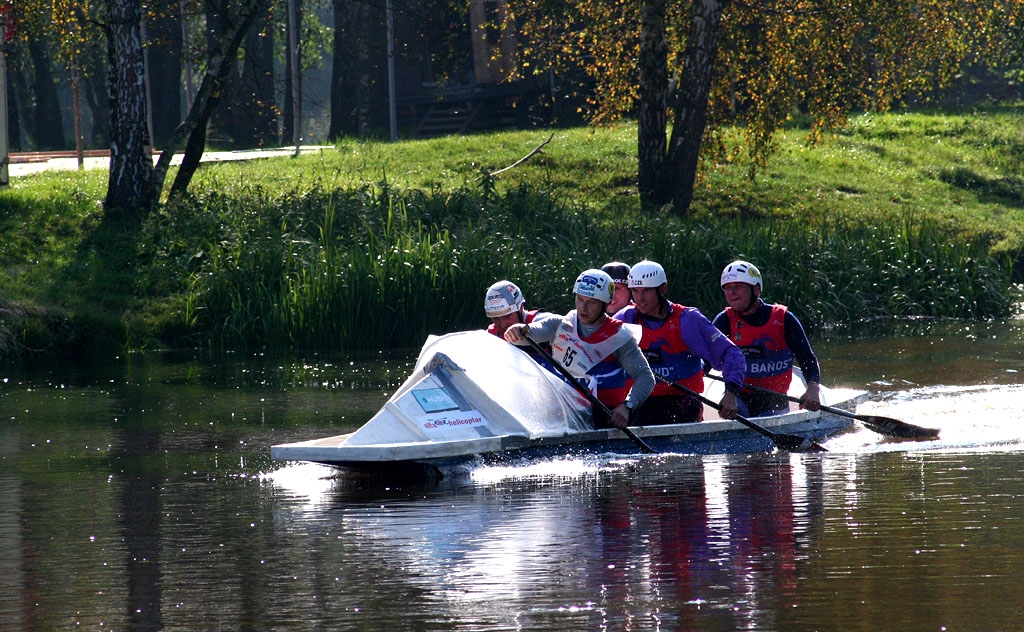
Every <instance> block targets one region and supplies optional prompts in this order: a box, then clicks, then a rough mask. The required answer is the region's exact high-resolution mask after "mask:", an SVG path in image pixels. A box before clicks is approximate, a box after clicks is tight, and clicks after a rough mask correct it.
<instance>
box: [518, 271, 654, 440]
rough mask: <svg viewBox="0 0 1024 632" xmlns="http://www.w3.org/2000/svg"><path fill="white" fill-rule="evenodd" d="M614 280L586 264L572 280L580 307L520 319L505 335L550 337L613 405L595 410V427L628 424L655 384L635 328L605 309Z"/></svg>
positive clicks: (565, 360) (571, 367) (566, 362)
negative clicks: (564, 311)
mask: <svg viewBox="0 0 1024 632" xmlns="http://www.w3.org/2000/svg"><path fill="white" fill-rule="evenodd" d="M614 291H615V283H614V281H612V278H611V277H610V276H609V275H608V273H607V272H604V271H602V270H597V269H590V270H584V271H583V272H582V273H581V274H580V275H579V277H577V279H576V283H575V284H574V285H573V294H574V295H575V303H576V309H574V310H572V311H570V312H569V313H568V314H566V315H565V316H564V317H563V316H552V317H549V318H542V319H537V320H535V321H533V322H531V323H528V324H516V325H512V326H510V327H509V328H508V329H507V330H506V331H505V340H507V341H509V342H511V343H514V344H522V343H524V342H525V337H526V336H529V338H530V339H531V340H533V341H535V342H538V343H550V344H551V355H552V356H553V357H554V359H555V361H556V362H559V363H560V364H561V365H562V366H563V367H565V368H566V369H567V370H568V371H569V372H570V373H572V374H573V375H574V376H576V377H577V378H578V379H579V380H580V382H581V383H582V384H584V385H585V386H586V387H587V388H590V390H591V392H593V393H594V394H595V395H596V396H597V399H598V400H600V401H601V403H602V404H604V405H605V406H606V407H607V408H608V409H609V410H610V411H611V417H610V418H608V415H607V414H605V413H604V411H602V410H600V409H595V410H594V425H595V427H598V428H600V427H608V426H609V425H610V426H613V427H615V428H625V427H626V426H627V425H629V422H630V416H631V413H632V411H633V410H634V409H635V408H638V407H639V406H640V405H641V404H643V402H644V400H645V399H647V396H648V395H649V394H650V392H651V390H652V389H653V388H654V374H653V373H651V367H650V366H649V365H648V364H647V360H645V359H644V356H643V354H642V353H641V352H640V348H639V347H638V346H637V341H636V338H635V337H634V334H633V333H632V331H630V330H629V329H628V328H627V327H625V326H623V324H622V321H619V320H616V319H615V318H612V317H610V316H608V315H607V314H606V313H605V309H606V308H607V306H608V303H610V302H611V301H612V294H613V292H614Z"/></svg>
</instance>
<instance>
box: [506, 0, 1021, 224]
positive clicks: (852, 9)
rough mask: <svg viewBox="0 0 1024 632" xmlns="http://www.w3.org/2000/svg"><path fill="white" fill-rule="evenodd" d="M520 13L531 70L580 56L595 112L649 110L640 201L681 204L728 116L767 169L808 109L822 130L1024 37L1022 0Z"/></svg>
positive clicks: (911, 97) (936, 83) (1011, 47)
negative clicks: (785, 130) (777, 143)
mask: <svg viewBox="0 0 1024 632" xmlns="http://www.w3.org/2000/svg"><path fill="white" fill-rule="evenodd" d="M508 19H509V20H510V23H514V24H517V25H519V30H520V32H521V34H522V39H521V46H520V51H519V58H520V63H521V65H520V71H521V72H553V73H555V74H560V75H561V74H564V75H565V76H571V73H569V72H568V70H569V69H570V68H573V67H581V68H583V70H584V72H585V74H586V77H587V80H588V81H589V82H591V85H592V87H593V90H592V91H590V92H588V93H589V94H590V98H589V101H588V105H589V107H590V110H589V112H588V114H589V116H590V117H591V118H592V120H594V121H595V122H597V123H601V122H606V121H610V120H614V119H615V118H617V117H620V116H623V115H632V116H636V117H637V122H638V141H637V145H638V158H639V166H638V175H637V186H638V191H639V195H640V199H641V205H642V207H643V208H645V209H660V208H665V207H670V208H671V209H672V210H673V211H674V212H676V213H678V214H681V215H686V214H688V213H689V208H690V203H691V201H692V199H693V193H694V186H695V183H696V182H697V176H698V167H699V166H700V165H701V164H702V161H705V162H706V161H708V160H712V159H721V158H723V157H725V153H726V151H727V149H726V147H725V146H724V144H723V143H722V142H721V131H722V130H724V129H725V127H726V126H729V125H736V126H740V127H741V128H742V129H743V131H744V134H745V138H746V147H745V150H746V154H747V156H748V159H749V163H750V164H751V165H752V173H754V172H756V170H758V169H761V168H763V167H764V166H765V164H766V161H767V159H768V157H769V156H770V155H771V153H772V150H773V149H774V138H775V135H776V133H777V132H778V130H779V129H780V128H781V126H782V125H784V124H785V123H786V122H787V121H789V120H790V119H791V118H792V117H793V116H794V115H795V114H797V113H801V114H806V115H807V116H809V117H810V119H811V121H812V127H811V139H812V140H814V139H816V138H817V136H818V135H819V134H820V133H821V132H822V131H823V130H826V129H830V128H834V127H836V126H838V125H841V124H843V123H844V122H845V121H846V117H847V116H848V114H849V113H850V112H852V111H858V110H871V109H877V110H885V109H887V108H890V107H892V106H894V105H896V104H902V103H909V102H926V101H928V100H930V99H935V98H937V97H939V96H941V95H942V94H943V91H944V89H946V88H947V87H948V86H949V85H950V83H951V82H952V81H953V79H954V78H955V77H956V76H957V75H958V74H959V73H961V72H962V71H963V69H964V68H965V66H968V65H976V66H985V67H991V68H997V67H1005V66H1006V64H1007V63H1008V62H1009V61H1011V60H1014V59H1019V58H1020V53H1021V50H1022V49H1024V41H1022V38H1021V37H1020V34H1019V30H1020V28H1021V26H1022V24H1024V1H1022V0H997V1H996V2H994V3H993V2H992V1H991V0H989V1H987V2H985V1H983V0H915V1H913V2H905V3H901V2H891V0H745V1H741V0H690V1H689V2H681V3H669V2H666V1H665V0H640V1H639V2H630V1H628V0H615V1H612V2H609V1H608V0H510V3H509V10H508ZM1018 68H1019V66H1018ZM567 89H568V90H571V89H573V88H567ZM579 89H581V90H586V89H587V86H583V85H581V86H579ZM669 121H671V131H669V130H670V126H669Z"/></svg>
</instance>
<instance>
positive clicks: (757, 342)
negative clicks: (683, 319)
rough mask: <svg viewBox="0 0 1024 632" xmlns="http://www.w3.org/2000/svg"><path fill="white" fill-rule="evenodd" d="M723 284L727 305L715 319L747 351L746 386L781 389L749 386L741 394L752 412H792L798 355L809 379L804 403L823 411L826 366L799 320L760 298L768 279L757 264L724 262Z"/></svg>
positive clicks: (802, 402) (752, 415)
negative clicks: (823, 368) (823, 369)
mask: <svg viewBox="0 0 1024 632" xmlns="http://www.w3.org/2000/svg"><path fill="white" fill-rule="evenodd" d="M721 286H722V292H723V293H724V294H725V302H726V304H728V307H726V308H725V309H724V310H722V312H721V313H719V314H718V316H715V320H714V323H715V326H716V327H717V328H718V329H719V330H720V331H722V333H724V334H725V335H726V336H728V337H729V338H730V339H731V340H732V341H733V342H734V343H735V344H736V345H737V346H738V347H739V348H740V349H741V350H742V351H743V355H744V358H745V361H746V367H747V368H746V380H745V384H748V385H750V386H755V387H759V388H760V389H767V390H769V391H774V392H776V393H781V395H779V396H778V397H775V396H772V395H771V394H766V393H764V392H763V391H758V390H753V389H750V388H746V389H744V390H743V391H742V392H741V393H740V398H741V399H742V400H743V401H744V402H745V403H746V406H747V409H748V411H749V413H750V416H751V417H760V416H764V415H774V414H778V413H782V412H786V411H788V410H789V400H787V399H786V398H785V395H786V393H788V392H789V385H790V383H791V382H792V380H793V360H794V359H795V360H796V362H797V363H798V364H799V365H800V369H801V371H803V374H804V379H805V380H806V381H807V391H806V392H805V393H804V394H803V395H802V396H801V397H800V407H801V408H807V409H809V410H818V409H819V408H820V407H821V395H820V392H819V385H820V383H821V367H820V366H819V365H818V357H817V356H816V355H814V350H813V349H811V343H810V341H808V340H807V333H806V332H805V331H804V327H803V325H802V324H801V323H800V320H799V319H798V318H797V317H796V316H795V315H794V314H793V312H791V311H789V309H788V308H787V307H786V306H785V305H779V304H771V303H765V302H764V301H763V300H762V299H761V292H762V290H763V289H764V279H763V278H762V276H761V271H760V270H758V269H757V267H756V266H755V265H754V264H752V263H749V262H747V261H742V260H737V261H733V262H732V263H730V264H729V265H727V266H725V269H723V270H722V277H721Z"/></svg>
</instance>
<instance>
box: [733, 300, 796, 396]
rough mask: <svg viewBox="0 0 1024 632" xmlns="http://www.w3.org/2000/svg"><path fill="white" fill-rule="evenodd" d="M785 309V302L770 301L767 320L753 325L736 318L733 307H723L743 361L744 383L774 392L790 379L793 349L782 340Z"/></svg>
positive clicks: (783, 390) (781, 390)
mask: <svg viewBox="0 0 1024 632" xmlns="http://www.w3.org/2000/svg"><path fill="white" fill-rule="evenodd" d="M787 311H788V310H787V308H786V306H785V305H778V304H776V305H772V315H771V318H769V319H768V322H767V323H765V324H764V325H761V326H760V327H755V326H754V325H751V324H750V323H748V322H746V321H745V320H743V319H742V318H740V315H739V313H738V312H737V311H736V310H734V309H733V308H731V307H726V308H725V314H726V316H728V317H729V331H730V337H731V338H732V341H733V342H734V343H736V346H737V347H739V348H740V350H741V351H742V352H743V357H744V358H746V361H747V376H746V378H745V379H744V383H746V384H750V385H751V386H759V387H761V388H766V389H768V390H771V391H775V392H776V393H786V392H788V391H789V384H790V382H792V381H793V350H792V349H790V348H789V345H788V344H786V312H787Z"/></svg>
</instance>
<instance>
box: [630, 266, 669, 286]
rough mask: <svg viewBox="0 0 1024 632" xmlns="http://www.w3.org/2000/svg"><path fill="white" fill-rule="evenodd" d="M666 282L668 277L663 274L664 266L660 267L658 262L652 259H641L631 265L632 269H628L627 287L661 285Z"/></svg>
mask: <svg viewBox="0 0 1024 632" xmlns="http://www.w3.org/2000/svg"><path fill="white" fill-rule="evenodd" d="M666 283H668V277H667V276H665V268H663V267H661V264H660V263H655V262H654V261H648V260H647V259H644V260H643V261H641V262H639V263H637V264H636V265H634V266H633V269H632V270H630V271H629V287H630V288H634V287H661V286H662V285H664V284H666Z"/></svg>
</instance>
